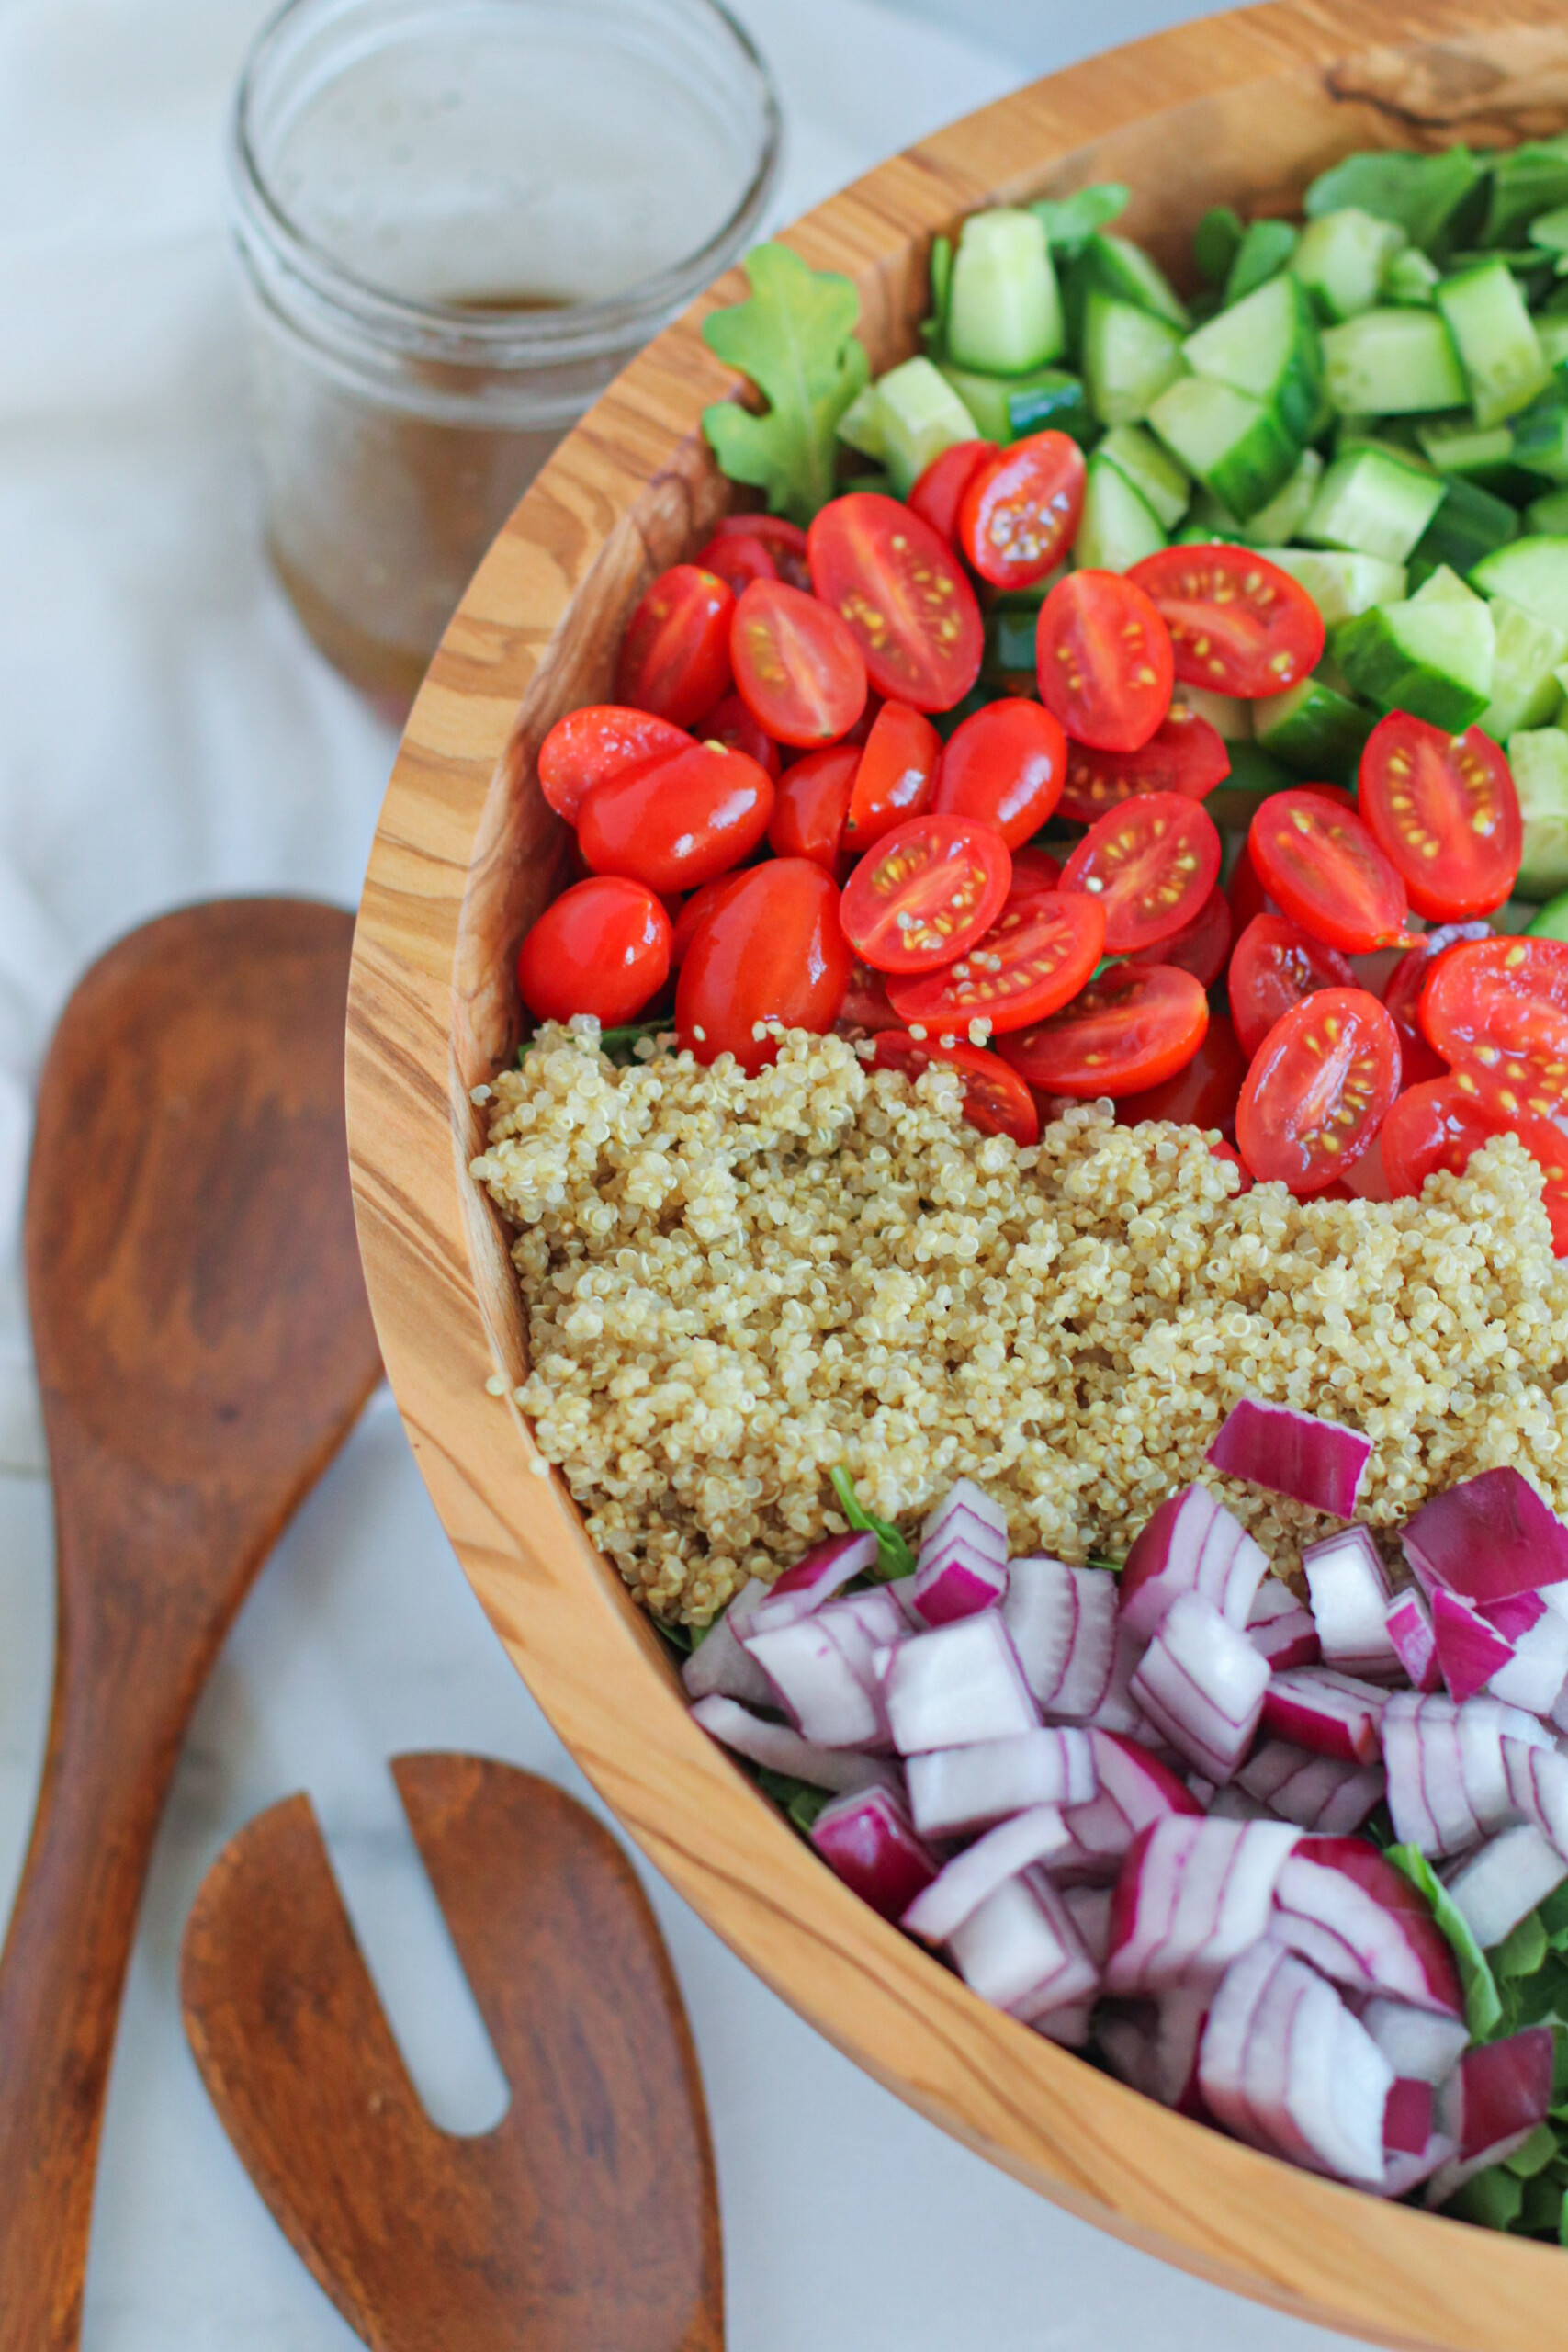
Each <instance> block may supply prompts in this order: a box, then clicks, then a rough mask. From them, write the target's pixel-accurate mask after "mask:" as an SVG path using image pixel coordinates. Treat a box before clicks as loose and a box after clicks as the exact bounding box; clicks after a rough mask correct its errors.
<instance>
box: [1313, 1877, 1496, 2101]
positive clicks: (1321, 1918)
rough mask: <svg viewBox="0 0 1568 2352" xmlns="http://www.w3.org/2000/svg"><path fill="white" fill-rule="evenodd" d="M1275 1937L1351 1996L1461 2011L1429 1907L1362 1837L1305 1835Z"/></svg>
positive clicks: (1445, 1947) (1449, 1957)
mask: <svg viewBox="0 0 1568 2352" xmlns="http://www.w3.org/2000/svg"><path fill="white" fill-rule="evenodd" d="M1269 1932H1270V1933H1271V1934H1272V1935H1273V1936H1274V1938H1275V1939H1276V1940H1277V1941H1279V1942H1280V1943H1283V1944H1285V1945H1287V1946H1288V1947H1289V1949H1290V1950H1291V1951H1294V1952H1297V1953H1299V1954H1300V1956H1301V1957H1302V1958H1303V1960H1307V1961H1310V1962H1312V1964H1313V1966H1314V1968H1316V1969H1318V1970H1319V1971H1320V1972H1321V1973H1323V1974H1324V1975H1325V1976H1327V1977H1330V1978H1332V1980H1333V1982H1334V1983H1335V1984H1337V1985H1348V1987H1349V1988H1350V1990H1351V1991H1352V1992H1356V1993H1369V1994H1373V1993H1381V1994H1384V1995H1387V1996H1390V1997H1392V1998H1393V1999H1396V2000H1401V2001H1408V2002H1409V2003H1410V2004H1411V2006H1412V2007H1415V2008H1419V2009H1438V2010H1442V2011H1445V2012H1446V2013H1447V2014H1449V2015H1450V2016H1453V2017H1457V2016H1458V2015H1459V2014H1460V2012H1461V2008H1462V2007H1463V2000H1462V1996H1461V1992H1460V1983H1459V1976H1458V1973H1457V1971H1456V1970H1455V1967H1454V1960H1453V1953H1452V1952H1451V1951H1450V1948H1449V1943H1448V1939H1447V1938H1446V1937H1445V1936H1444V1934H1443V1932H1442V1930H1441V1929H1440V1928H1439V1927H1438V1923H1437V1921H1436V1920H1435V1919H1434V1918H1433V1917H1432V1912H1431V1906H1430V1905H1428V1904H1427V1901H1426V1899H1425V1897H1424V1896H1423V1895H1422V1894H1420V1893H1419V1891H1418V1890H1417V1889H1416V1887H1414V1886H1413V1885H1412V1884H1411V1883H1410V1881H1409V1880H1408V1879H1407V1878H1406V1877H1405V1875H1404V1871H1397V1870H1395V1869H1394V1866H1393V1863H1392V1862H1390V1861H1385V1860H1384V1859H1383V1857H1382V1854H1380V1853H1379V1852H1378V1851H1377V1849H1375V1847H1373V1846H1371V1845H1369V1843H1368V1842H1367V1840H1366V1839H1365V1838H1311V1837H1309V1838H1303V1839H1302V1841H1301V1843H1300V1845H1299V1846H1298V1847H1297V1848H1296V1849H1295V1851H1294V1853H1293V1854H1292V1856H1291V1858H1290V1860H1288V1861H1287V1862H1286V1864H1285V1867H1284V1869H1283V1870H1282V1871H1280V1879H1279V1883H1278V1885H1277V1886H1276V1888H1275V1890H1274V1920H1273V1924H1272V1927H1271V1928H1270V1930H1269ZM1425 2138H1426V2134H1425V2132H1423V2134H1422V2140H1423V2143H1424V2142H1425Z"/></svg>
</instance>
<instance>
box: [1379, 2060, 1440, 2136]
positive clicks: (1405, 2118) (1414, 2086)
mask: <svg viewBox="0 0 1568 2352" xmlns="http://www.w3.org/2000/svg"><path fill="white" fill-rule="evenodd" d="M1435 2111H1436V2101H1435V2100H1434V2098H1433V2096H1432V2086H1431V2084H1430V2083H1424V2082H1422V2081H1421V2080H1420V2078H1419V2077H1418V2076H1417V2075H1395V2076H1394V2078H1393V2088H1392V2089H1391V2090H1390V2092H1389V2095H1388V2105H1387V2106H1386V2107H1385V2108H1384V2109H1383V2118H1382V2144H1383V2154H1385V2155H1389V2156H1418V2155H1420V2154H1423V2153H1424V2151H1425V2149H1426V2146H1427V2141H1428V2140H1430V2138H1431V2136H1432V2118H1433V2115H1434V2113H1435Z"/></svg>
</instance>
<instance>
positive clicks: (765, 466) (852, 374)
mask: <svg viewBox="0 0 1568 2352" xmlns="http://www.w3.org/2000/svg"><path fill="white" fill-rule="evenodd" d="M746 275H747V277H748V279H749V281H750V288H751V292H750V297H749V299H748V300H746V301H744V302H736V303H734V304H732V305H731V306H730V308H729V309H728V310H724V311H713V312H711V313H710V315H709V316H708V317H707V318H705V320H704V321H703V339H704V341H705V343H706V344H707V345H708V348H709V350H710V351H714V352H716V354H717V355H718V356H719V358H720V359H722V360H724V361H725V362H726V363H727V365H728V366H729V367H731V368H740V369H742V370H743V371H744V373H745V374H746V375H748V376H750V379H751V381H752V382H753V384H755V386H756V387H757V390H758V391H759V392H760V393H761V396H762V399H763V401H764V402H765V403H766V405H765V407H764V408H763V410H762V413H761V415H755V414H753V413H751V411H750V410H749V409H744V408H741V407H739V405H738V404H737V403H736V402H735V401H716V402H715V403H714V405H713V406H712V407H711V408H707V409H705V410H704V412H703V430H704V432H705V434H706V435H707V437H708V443H709V446H710V447H711V448H712V450H713V453H714V456H715V457H716V458H717V459H718V462H719V465H720V466H721V467H722V468H723V469H724V471H725V472H726V473H727V474H728V476H729V478H730V480H731V481H744V482H751V483H753V484H754V485H755V486H756V487H757V488H758V489H760V490H765V491H766V492H767V493H768V505H769V508H770V510H771V512H772V513H773V514H775V515H789V516H790V518H791V520H792V521H794V522H796V523H809V522H810V520H811V518H812V516H813V515H815V514H816V512H817V510H818V507H819V506H823V505H825V504H826V503H827V502H828V500H829V498H831V497H832V495H833V460H834V434H835V431H836V428H837V426H838V422H839V419H840V417H841V416H842V414H843V413H844V411H845V410H846V409H847V408H848V407H849V404H850V402H851V401H852V400H853V399H854V397H855V394H856V393H857V392H858V391H859V390H861V388H862V387H863V384H864V383H865V382H866V380H867V379H868V377H869V376H870V373H871V368H870V364H869V362H868V361H867V358H866V356H865V348H864V345H863V344H860V343H857V342H856V340H855V332H854V331H855V327H856V325H857V323H858V322H859V319H860V298H859V297H858V295H857V294H856V292H855V289H854V287H853V285H852V282H851V280H850V279H849V278H847V277H843V276H841V275H840V272H839V271H837V270H827V269H811V268H808V267H807V264H806V263H805V262H803V261H802V260H801V258H800V255H799V254H795V253H792V252H791V251H790V249H789V247H788V246H787V245H780V244H767V245H756V246H753V248H752V250H751V251H750V253H749V254H747V256H746Z"/></svg>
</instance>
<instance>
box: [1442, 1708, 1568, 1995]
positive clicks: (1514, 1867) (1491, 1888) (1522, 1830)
mask: <svg viewBox="0 0 1568 2352" xmlns="http://www.w3.org/2000/svg"><path fill="white" fill-rule="evenodd" d="M1526 1752H1527V1753H1534V1752H1535V1751H1533V1750H1527V1751H1526ZM1565 1878H1568V1861H1564V1860H1563V1859H1562V1855H1561V1854H1560V1853H1559V1852H1558V1850H1557V1849H1556V1847H1555V1846H1554V1845H1553V1844H1552V1842H1551V1838H1548V1836H1547V1835H1546V1832H1545V1831H1544V1830H1543V1829H1541V1828H1540V1826H1539V1825H1538V1824H1537V1823H1535V1822H1533V1821H1521V1822H1518V1823H1517V1824H1516V1825H1515V1826H1514V1827H1513V1828H1512V1829H1504V1830H1501V1831H1499V1833H1498V1835H1497V1836H1496V1837H1495V1838H1488V1839H1487V1841H1486V1843H1485V1845H1484V1846H1483V1847H1482V1848H1481V1849H1480V1850H1479V1851H1478V1852H1476V1853H1474V1854H1472V1855H1471V1856H1470V1857H1469V1858H1468V1860H1465V1861H1463V1862H1461V1865H1460V1867H1459V1869H1458V1870H1457V1871H1455V1872H1454V1874H1453V1876H1452V1878H1450V1881H1449V1894H1450V1899H1451V1900H1452V1902H1453V1904H1454V1905H1455V1908H1456V1909H1457V1910H1459V1911H1460V1912H1461V1914H1462V1915H1463V1917H1464V1918H1465V1919H1466V1920H1468V1922H1469V1924H1470V1928H1471V1932H1472V1935H1473V1936H1474V1938H1475V1940H1476V1942H1477V1943H1478V1944H1479V1945H1480V1946H1481V1948H1482V1950H1483V1951H1491V1949H1492V1947H1493V1945H1494V1944H1500V1943H1501V1942H1502V1940H1503V1939H1504V1937H1505V1936H1506V1935H1507V1934H1509V1933H1510V1932H1511V1930H1512V1929H1513V1928H1517V1926H1518V1924H1519V1921H1520V1920H1521V1919H1523V1918H1525V1917H1527V1916H1528V1915H1529V1913H1530V1912H1531V1911H1533V1910H1534V1909H1535V1907H1536V1905H1537V1904H1538V1903H1544V1902H1545V1900H1546V1898H1547V1896H1548V1895H1549V1894H1551V1892H1552V1890H1553V1889H1554V1888H1556V1887H1559V1886H1561V1885H1562V1882H1563V1880H1564V1879H1565Z"/></svg>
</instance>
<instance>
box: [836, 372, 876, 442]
mask: <svg viewBox="0 0 1568 2352" xmlns="http://www.w3.org/2000/svg"><path fill="white" fill-rule="evenodd" d="M838 429H839V438H840V441H842V442H843V443H844V445H845V447H847V448H851V449H858V450H859V451H860V454H861V456H862V457H863V458H883V457H886V454H887V435H886V432H885V431H884V429H883V423H882V387H881V385H880V384H863V385H862V387H861V389H860V390H859V391H858V392H857V393H856V394H855V396H854V398H853V400H852V401H851V402H850V404H849V406H848V408H847V409H846V410H845V411H844V413H843V414H842V416H841V417H840V419H839V428H838Z"/></svg>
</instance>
